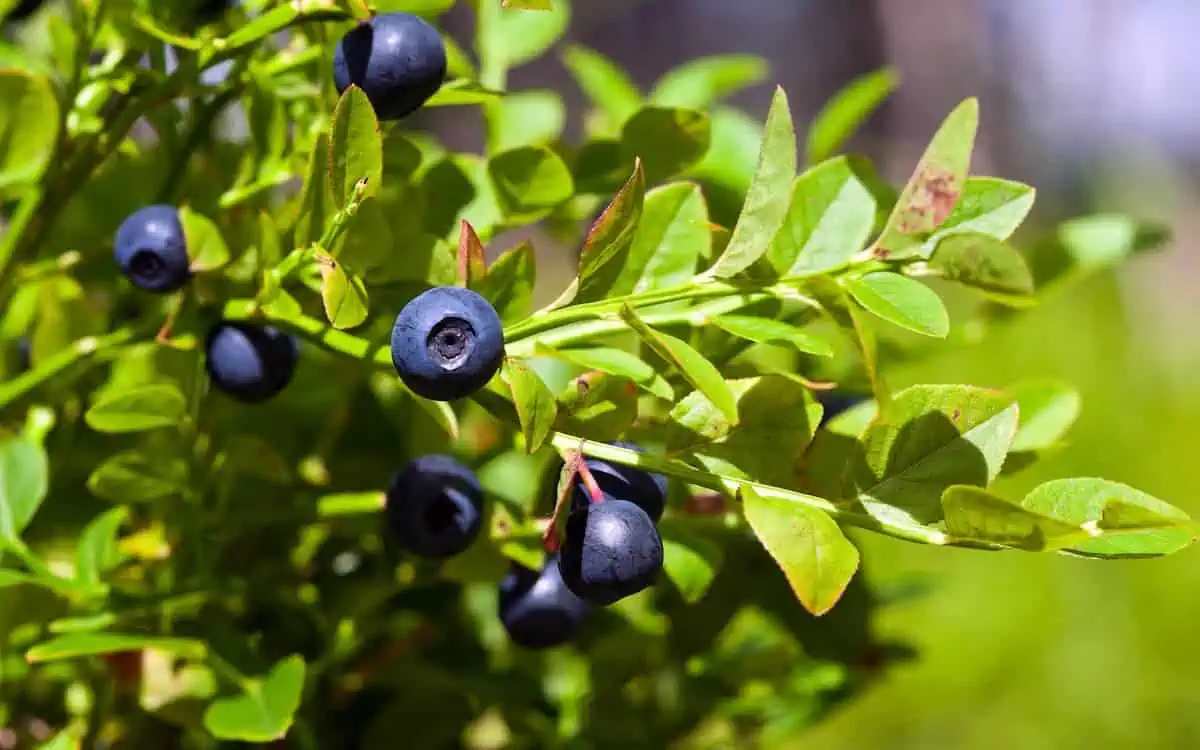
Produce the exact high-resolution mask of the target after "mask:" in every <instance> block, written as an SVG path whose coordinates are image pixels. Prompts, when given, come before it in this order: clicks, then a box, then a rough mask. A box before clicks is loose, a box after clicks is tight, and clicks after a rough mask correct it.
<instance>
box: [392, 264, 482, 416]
mask: <svg viewBox="0 0 1200 750" xmlns="http://www.w3.org/2000/svg"><path fill="white" fill-rule="evenodd" d="M503 358H504V330H503V328H502V326H501V324H500V316H498V315H496V311H495V309H493V308H492V306H491V305H490V304H489V303H488V301H487V300H485V299H484V298H483V297H480V296H479V295H478V294H476V293H475V292H472V291H469V290H467V289H462V288H460V287H454V286H442V287H435V288H433V289H430V290H429V291H427V292H423V293H421V294H420V295H418V296H417V297H416V298H414V299H413V300H412V301H411V302H409V303H408V304H407V305H405V306H404V309H403V310H401V311H400V314H399V315H398V316H396V325H395V326H394V327H393V328H392V364H394V365H395V366H396V372H397V373H399V374H400V379H401V380H403V381H404V384H405V385H406V386H408V387H409V389H410V390H411V391H412V392H413V393H415V394H417V395H418V396H423V397H424V398H427V399H431V400H433V401H453V400H455V399H460V398H464V397H466V396H469V395H471V394H472V393H474V392H475V391H477V390H479V389H480V388H482V387H483V386H484V385H486V384H487V382H488V381H489V380H491V379H492V376H493V375H495V374H496V371H497V370H499V369H500V361H501V360H502V359H503Z"/></svg>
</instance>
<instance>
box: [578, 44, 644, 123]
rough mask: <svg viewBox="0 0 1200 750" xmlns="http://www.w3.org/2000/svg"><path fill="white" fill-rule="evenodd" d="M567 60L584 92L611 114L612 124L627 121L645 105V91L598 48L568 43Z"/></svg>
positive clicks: (609, 115)
mask: <svg viewBox="0 0 1200 750" xmlns="http://www.w3.org/2000/svg"><path fill="white" fill-rule="evenodd" d="M562 59H563V64H564V65H566V67H567V71H568V72H570V74H571V77H572V78H574V79H575V82H576V83H577V84H579V88H581V89H583V93H584V95H585V96H587V98H588V99H589V100H591V102H592V103H593V104H595V105H596V106H597V107H598V108H599V109H600V111H601V112H603V113H604V115H605V116H606V117H607V118H608V120H609V122H610V123H611V125H612V127H614V128H617V127H620V126H621V125H623V124H624V123H625V121H626V120H627V119H629V117H630V116H632V115H633V113H634V112H637V111H638V109H640V108H641V106H642V92H640V91H638V89H637V86H635V85H634V83H633V81H631V80H629V76H627V75H626V74H625V71H623V70H622V69H621V68H620V67H619V66H618V65H616V64H615V63H613V61H612V60H609V59H608V58H607V57H605V56H604V55H601V54H600V53H599V52H596V51H595V50H591V49H588V48H587V47H582V46H580V45H577V44H572V45H568V46H567V48H566V49H565V50H563V54H562Z"/></svg>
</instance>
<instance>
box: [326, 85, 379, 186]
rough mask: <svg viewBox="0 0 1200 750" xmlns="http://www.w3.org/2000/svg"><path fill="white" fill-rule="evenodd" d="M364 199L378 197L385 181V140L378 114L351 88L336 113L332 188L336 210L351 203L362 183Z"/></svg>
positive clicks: (331, 154)
mask: <svg viewBox="0 0 1200 750" xmlns="http://www.w3.org/2000/svg"><path fill="white" fill-rule="evenodd" d="M363 181H365V183H366V184H365V187H364V188H363V196H364V197H370V196H373V195H377V194H378V193H379V188H380V184H381V182H382V181H383V139H382V138H381V136H380V134H379V121H378V120H377V119H376V118H375V110H374V109H373V108H372V107H371V102H370V100H369V99H367V95H366V94H364V93H363V92H362V89H360V88H358V87H357V86H355V85H353V84H351V85H350V87H349V88H347V89H346V91H345V92H344V93H343V94H342V97H341V99H340V100H338V104H337V108H336V109H334V111H333V130H332V134H331V135H330V141H329V184H330V187H331V188H332V189H333V200H334V205H336V206H339V207H340V206H345V205H347V204H348V203H350V199H351V198H352V197H353V196H354V194H355V190H356V189H357V186H358V184H359V183H360V182H363Z"/></svg>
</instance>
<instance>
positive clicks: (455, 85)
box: [421, 49, 511, 108]
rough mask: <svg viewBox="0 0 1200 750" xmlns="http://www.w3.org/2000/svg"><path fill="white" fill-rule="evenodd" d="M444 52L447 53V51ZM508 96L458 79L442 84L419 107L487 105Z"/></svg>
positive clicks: (481, 85) (477, 82)
mask: <svg viewBox="0 0 1200 750" xmlns="http://www.w3.org/2000/svg"><path fill="white" fill-rule="evenodd" d="M446 51H447V52H449V49H447V50H446ZM510 96H511V95H510V94H505V93H504V92H503V91H498V90H496V89H489V88H487V87H486V86H484V85H483V84H481V83H480V82H479V81H473V80H469V79H466V78H459V79H456V80H453V81H446V82H445V83H444V84H442V87H441V88H440V89H438V90H437V92H436V93H434V95H433V96H431V97H429V99H427V100H426V101H425V103H424V104H422V105H421V107H422V108H426V107H462V106H465V105H471V104H489V103H492V102H498V101H503V100H506V99H508V98H509V97H510Z"/></svg>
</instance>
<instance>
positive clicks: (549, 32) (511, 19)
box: [477, 0, 571, 70]
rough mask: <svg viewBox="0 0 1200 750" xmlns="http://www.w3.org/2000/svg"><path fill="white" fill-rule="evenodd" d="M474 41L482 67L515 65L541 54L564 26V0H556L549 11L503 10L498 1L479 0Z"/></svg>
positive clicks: (566, 17) (566, 15)
mask: <svg viewBox="0 0 1200 750" xmlns="http://www.w3.org/2000/svg"><path fill="white" fill-rule="evenodd" d="M478 13H479V17H480V20H479V30H480V38H479V40H478V43H477V45H478V46H477V48H478V51H479V58H480V61H481V64H482V67H483V69H484V70H490V69H500V70H506V69H508V68H512V67H516V66H517V65H521V64H524V63H527V62H529V61H531V60H534V59H536V58H538V57H541V55H542V53H543V52H545V51H546V50H547V49H549V48H550V46H551V45H552V44H554V42H556V41H558V38H559V37H561V36H562V35H563V33H564V32H565V31H566V30H567V24H568V23H569V22H570V19H571V14H570V8H569V7H568V3H567V0H556V2H555V3H554V5H553V8H551V10H550V11H549V12H543V13H506V12H503V11H502V10H501V9H500V6H499V4H498V3H494V2H492V3H480V5H479V10H478Z"/></svg>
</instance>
